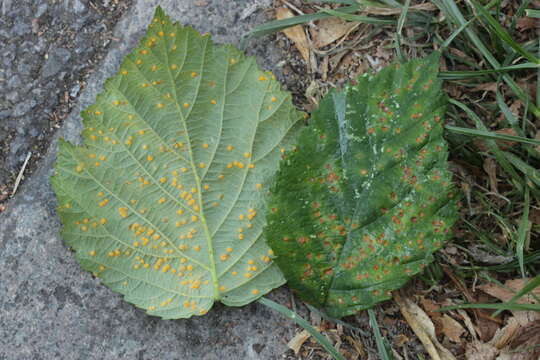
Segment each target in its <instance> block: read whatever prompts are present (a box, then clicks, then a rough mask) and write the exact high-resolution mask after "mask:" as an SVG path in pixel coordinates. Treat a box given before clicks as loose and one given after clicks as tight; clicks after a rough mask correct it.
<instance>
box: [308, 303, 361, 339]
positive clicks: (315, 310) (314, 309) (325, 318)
mask: <svg viewBox="0 0 540 360" xmlns="http://www.w3.org/2000/svg"><path fill="white" fill-rule="evenodd" d="M305 305H306V306H307V307H308V309H309V310H310V311H311V312H314V313H316V314H318V315H319V316H320V317H322V318H323V319H324V320H327V321H330V322H333V323H335V324H338V325H341V326H343V327H345V328H347V329H350V330H353V331H356V332H358V333H360V334H361V335H362V336H369V334H368V333H366V332H365V331H364V330H362V329H360V328H358V327H356V326H352V325H350V324H348V323H346V322H345V321H343V320H340V319H336V318H334V317H331V316H330V315H328V314H327V313H325V312H324V311H321V310H319V309H317V308H316V307H314V306H312V305H310V304H308V303H306V304H305Z"/></svg>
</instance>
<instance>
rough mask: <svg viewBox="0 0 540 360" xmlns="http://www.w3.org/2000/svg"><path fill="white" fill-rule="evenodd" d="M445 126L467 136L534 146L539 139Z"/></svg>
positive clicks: (538, 143)
mask: <svg viewBox="0 0 540 360" xmlns="http://www.w3.org/2000/svg"><path fill="white" fill-rule="evenodd" d="M445 128H446V129H447V130H450V131H452V132H455V133H457V134H463V135H468V136H479V137H482V138H486V139H494V140H503V141H514V142H519V143H523V144H529V145H536V146H538V145H540V140H536V139H529V138H525V137H521V136H514V135H506V134H499V133H496V132H493V131H487V130H478V129H468V128H463V127H458V126H452V125H446V126H445Z"/></svg>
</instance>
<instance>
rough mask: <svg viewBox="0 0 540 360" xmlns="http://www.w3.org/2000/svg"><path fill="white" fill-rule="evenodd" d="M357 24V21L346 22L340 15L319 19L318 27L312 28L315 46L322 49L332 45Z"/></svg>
mask: <svg viewBox="0 0 540 360" xmlns="http://www.w3.org/2000/svg"><path fill="white" fill-rule="evenodd" d="M355 26H357V25H356V24H355V23H353V22H346V21H344V20H342V19H340V18H338V17H330V18H326V19H322V20H319V22H318V23H317V27H315V28H313V29H311V39H312V41H313V46H315V47H316V48H317V49H320V48H322V47H325V46H327V45H330V44H331V43H333V42H334V41H336V40H338V39H341V38H342V37H343V36H345V35H346V34H347V33H348V32H349V31H350V30H351V29H352V28H354V27H355Z"/></svg>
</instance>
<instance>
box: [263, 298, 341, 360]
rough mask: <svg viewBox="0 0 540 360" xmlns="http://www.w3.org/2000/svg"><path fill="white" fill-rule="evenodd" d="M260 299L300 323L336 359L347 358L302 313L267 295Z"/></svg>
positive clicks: (264, 303)
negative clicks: (268, 297)
mask: <svg viewBox="0 0 540 360" xmlns="http://www.w3.org/2000/svg"><path fill="white" fill-rule="evenodd" d="M258 301H259V303H261V304H263V305H265V306H267V307H269V308H270V309H272V310H275V311H277V312H279V313H280V314H281V315H283V316H285V317H288V318H289V319H291V320H292V321H294V322H295V323H297V324H298V325H300V326H301V327H303V328H304V329H306V331H307V332H309V334H310V335H311V336H313V337H314V338H315V339H316V340H317V341H318V342H319V344H321V346H322V347H323V348H324V349H325V350H326V351H328V353H330V354H331V355H332V357H333V358H334V359H336V360H345V358H344V357H343V355H341V354H340V353H339V352H338V351H337V350H336V348H335V347H334V346H333V345H332V343H330V340H328V338H327V337H326V336H324V335H323V334H321V333H320V332H318V331H317V329H315V328H314V327H313V326H311V324H310V323H309V322H308V321H306V320H305V319H304V318H302V317H301V316H300V315H298V314H297V313H295V312H294V311H292V310H290V309H288V308H286V307H285V306H283V305H280V304H278V303H276V302H274V301H272V300H270V299H267V298H265V297H262V298H260V299H259V300H258Z"/></svg>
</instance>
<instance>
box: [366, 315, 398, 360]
mask: <svg viewBox="0 0 540 360" xmlns="http://www.w3.org/2000/svg"><path fill="white" fill-rule="evenodd" d="M367 312H368V315H369V324H370V325H371V328H372V329H373V333H374V335H375V342H376V343H377V350H379V357H380V358H381V359H382V360H393V359H394V357H393V356H392V355H390V354H389V353H388V349H387V346H386V339H385V338H384V337H383V336H382V334H381V330H380V329H379V324H378V323H377V317H376V316H375V310H373V309H368V311H367Z"/></svg>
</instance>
